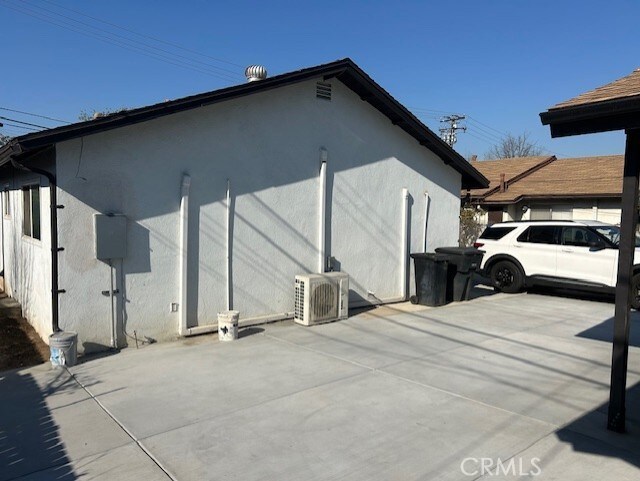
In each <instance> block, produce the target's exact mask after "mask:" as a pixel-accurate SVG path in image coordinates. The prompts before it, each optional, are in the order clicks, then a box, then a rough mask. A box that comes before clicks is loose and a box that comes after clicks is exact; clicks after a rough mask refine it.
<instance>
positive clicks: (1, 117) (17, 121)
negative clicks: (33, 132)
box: [0, 115, 49, 129]
mask: <svg viewBox="0 0 640 481" xmlns="http://www.w3.org/2000/svg"><path fill="white" fill-rule="evenodd" d="M0 119H2V120H8V121H9V122H16V123H18V124H22V125H30V126H31V127H38V128H40V129H48V128H49V127H45V126H44V125H38V124H32V123H30V122H23V121H22V120H16V119H10V118H9V117H3V116H1V115H0Z"/></svg>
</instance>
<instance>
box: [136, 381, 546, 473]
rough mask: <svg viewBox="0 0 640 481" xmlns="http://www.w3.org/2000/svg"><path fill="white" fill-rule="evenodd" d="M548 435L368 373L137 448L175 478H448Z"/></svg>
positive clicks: (526, 423) (524, 422) (542, 427)
mask: <svg viewBox="0 0 640 481" xmlns="http://www.w3.org/2000/svg"><path fill="white" fill-rule="evenodd" d="M436 413H437V414H436ZM554 429H555V426H553V425H550V424H547V423H542V422H539V421H535V420H532V419H527V418H525V417H523V416H518V415H515V414H512V413H508V412H505V411H503V410H499V409H495V408H492V407H489V406H487V405H482V404H479V403H475V402H472V401H469V400H465V399H462V398H459V397H452V396H450V395H448V394H446V393H443V392H440V391H438V390H434V389H431V388H428V387H425V386H419V385H417V384H415V383H407V382H406V381H404V380H400V379H398V378H395V377H393V376H389V375H386V374H384V373H381V372H373V371H371V372H369V373H366V374H361V375H358V376H356V377H354V378H351V379H346V380H340V381H336V382H334V383H331V384H327V385H323V386H320V387H317V388H314V389H309V390H306V391H304V392H299V393H296V394H294V395H291V396H287V397H285V398H283V399H279V400H276V401H270V402H265V403H263V404H261V405H259V406H255V407H254V408H252V409H249V410H242V411H238V412H232V413H231V414H229V415H228V416H221V417H219V418H216V419H211V420H208V421H206V422H203V423H198V424H193V425H190V426H187V427H184V428H181V429H176V430H173V431H170V432H167V433H163V434H160V435H157V436H153V437H151V438H149V439H145V440H144V441H143V444H144V445H145V446H146V447H147V448H148V449H149V450H150V451H151V452H154V453H155V454H156V455H157V456H158V458H159V459H162V460H163V463H164V467H165V468H167V469H168V471H169V472H170V473H171V474H172V475H173V476H174V477H175V478H176V479H211V478H212V477H215V478H218V479H231V478H234V477H239V478H241V479H261V480H271V479H292V480H294V479H295V480H298V479H305V480H323V479H348V480H362V481H364V480H370V479H381V480H388V479H399V480H400V479H433V478H434V477H436V476H440V477H441V479H458V478H459V476H460V470H459V464H460V459H461V458H464V457H465V456H474V455H475V456H483V455H486V456H494V457H498V456H502V457H505V458H508V457H510V456H512V455H514V454H515V453H517V452H518V451H520V450H523V449H525V448H526V447H528V444H529V441H528V440H529V439H535V438H539V437H542V436H544V435H546V434H547V433H549V432H552V431H553V430H554ZM239 464H241V465H242V467H240V466H239ZM240 473H242V474H241V475H240Z"/></svg>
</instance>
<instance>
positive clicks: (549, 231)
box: [517, 225, 560, 244]
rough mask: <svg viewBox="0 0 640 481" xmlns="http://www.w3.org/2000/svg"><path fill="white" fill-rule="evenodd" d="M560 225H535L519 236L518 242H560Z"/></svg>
mask: <svg viewBox="0 0 640 481" xmlns="http://www.w3.org/2000/svg"><path fill="white" fill-rule="evenodd" d="M558 230H559V229H558V227H557V226H554V225H534V226H531V227H529V228H528V229H527V230H525V231H524V232H523V233H522V234H520V235H519V236H518V239H517V240H518V242H531V243H532V244H559V243H560V242H559V240H558Z"/></svg>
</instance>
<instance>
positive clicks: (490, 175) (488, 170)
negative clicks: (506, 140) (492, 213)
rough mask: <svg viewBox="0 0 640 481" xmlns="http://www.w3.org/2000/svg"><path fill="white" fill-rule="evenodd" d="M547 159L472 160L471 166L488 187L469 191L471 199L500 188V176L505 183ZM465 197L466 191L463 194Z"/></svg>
mask: <svg viewBox="0 0 640 481" xmlns="http://www.w3.org/2000/svg"><path fill="white" fill-rule="evenodd" d="M548 159H549V156H548V155H544V156H538V157H513V158H510V159H497V160H474V161H472V162H471V165H472V166H473V167H474V168H475V169H476V170H478V171H480V173H481V174H482V175H484V176H485V177H486V178H487V179H489V182H490V183H489V187H487V188H486V189H471V196H472V197H481V196H483V195H484V194H486V193H487V192H489V191H490V190H492V189H494V188H496V187H498V186H500V176H501V175H502V174H505V175H504V178H505V181H506V182H508V181H509V180H511V179H513V178H514V177H517V176H518V175H520V174H522V173H524V172H526V171H527V170H529V169H531V168H534V167H535V166H537V165H538V164H540V163H541V162H544V161H546V160H548ZM463 195H466V191H464V192H463Z"/></svg>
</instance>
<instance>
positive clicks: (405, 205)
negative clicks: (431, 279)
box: [400, 188, 409, 301]
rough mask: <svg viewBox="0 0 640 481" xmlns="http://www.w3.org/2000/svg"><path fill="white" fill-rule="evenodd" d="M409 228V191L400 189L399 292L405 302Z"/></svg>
mask: <svg viewBox="0 0 640 481" xmlns="http://www.w3.org/2000/svg"><path fill="white" fill-rule="evenodd" d="M408 226H409V191H408V190H407V189H406V188H404V189H402V232H401V238H402V246H401V249H400V251H401V252H402V258H401V260H400V275H401V278H400V292H401V293H402V300H404V301H406V300H407V296H408V294H407V266H408V262H407V259H408V258H409V242H408V235H407V234H408V232H407V230H408V229H407V228H408Z"/></svg>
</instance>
